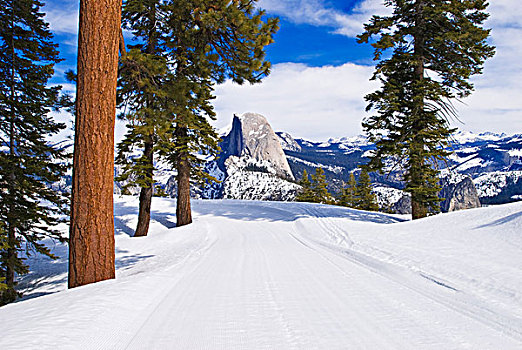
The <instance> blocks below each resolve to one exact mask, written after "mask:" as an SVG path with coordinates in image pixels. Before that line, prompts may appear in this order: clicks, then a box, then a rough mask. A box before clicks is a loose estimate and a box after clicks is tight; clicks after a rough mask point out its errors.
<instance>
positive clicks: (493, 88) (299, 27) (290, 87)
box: [44, 0, 522, 140]
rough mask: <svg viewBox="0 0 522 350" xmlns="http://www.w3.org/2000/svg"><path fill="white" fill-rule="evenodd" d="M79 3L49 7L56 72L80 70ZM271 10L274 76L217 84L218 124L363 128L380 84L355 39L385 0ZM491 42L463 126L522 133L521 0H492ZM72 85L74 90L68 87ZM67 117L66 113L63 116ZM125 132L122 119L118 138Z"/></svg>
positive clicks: (302, 130) (268, 2)
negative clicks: (491, 52)
mask: <svg viewBox="0 0 522 350" xmlns="http://www.w3.org/2000/svg"><path fill="white" fill-rule="evenodd" d="M78 2H79V1H78V0H75V1H73V0H48V1H47V3H46V6H45V7H44V11H45V12H47V20H48V21H49V22H50V24H51V29H52V31H53V32H54V34H55V39H56V42H58V43H59V44H60V51H61V54H62V57H63V58H65V61H64V62H62V63H60V64H59V65H58V66H57V69H56V78H55V79H54V80H53V82H55V83H64V80H63V78H62V77H63V72H64V71H65V70H67V69H75V66H76V62H75V59H76V49H77V43H76V42H77V33H76V32H77V23H78ZM259 6H260V7H262V8H264V9H266V10H267V11H268V13H269V15H272V16H278V17H280V27H281V29H280V30H279V32H278V33H277V34H276V37H275V40H276V42H275V43H274V44H272V45H271V46H269V48H268V50H267V52H268V59H269V60H270V61H271V62H272V64H273V69H272V74H271V75H270V76H269V77H268V78H266V79H265V80H264V81H263V83H261V84H257V85H253V86H250V85H243V86H237V85H235V84H232V82H226V83H224V84H222V85H220V86H217V87H216V95H217V99H216V100H215V102H214V106H215V108H216V111H217V113H218V121H217V122H216V123H215V126H216V127H218V128H225V127H226V126H227V125H228V124H230V122H231V118H232V115H233V114H234V113H237V114H240V113H243V112H258V113H261V114H263V115H265V116H266V117H267V119H268V120H269V122H270V123H271V124H272V126H273V128H274V129H276V130H281V131H287V132H290V133H291V134H292V135H294V136H296V137H304V138H308V139H313V140H324V139H328V138H330V137H333V138H335V137H343V136H354V135H357V134H359V133H361V128H360V123H361V120H362V119H363V118H364V117H365V116H367V115H368V114H367V113H366V112H365V111H364V108H365V103H364V100H363V97H364V95H365V94H367V93H368V92H370V91H372V90H374V89H375V88H377V85H375V83H372V82H369V78H370V76H371V73H372V71H373V62H372V50H371V47H369V45H360V44H357V43H356V40H355V36H356V35H357V34H359V33H360V32H361V31H362V28H363V23H365V22H367V21H368V19H369V18H370V17H371V15H372V14H386V13H389V11H390V10H389V9H387V8H386V7H385V6H384V5H383V0H351V1H350V0H345V1H338V0H331V1H324V0H260V1H259ZM490 13H491V15H492V16H491V19H490V20H489V21H488V23H487V26H488V27H490V28H492V38H491V43H492V44H494V45H495V46H497V55H496V57H495V58H494V59H492V60H490V61H489V62H488V63H487V64H486V67H485V70H484V74H483V75H482V76H479V77H476V78H474V82H475V85H476V90H477V91H476V92H475V94H474V95H473V96H472V97H470V98H468V99H466V100H465V101H464V102H465V104H459V105H458V109H459V113H460V116H461V119H462V120H463V121H464V124H462V123H458V122H455V126H456V127H458V128H459V129H461V130H464V131H473V132H483V131H494V132H506V133H522V97H521V96H522V65H520V63H519V59H520V57H522V20H521V19H519V16H518V15H517V14H520V13H522V2H520V1H516V0H494V1H492V4H491V6H490ZM65 88H66V89H73V87H72V86H70V85H65ZM60 118H62V119H66V118H67V116H64V115H61V116H60ZM122 133H123V126H122V125H121V124H119V125H118V126H117V130H116V136H117V138H118V137H119V136H120V135H121V134H122Z"/></svg>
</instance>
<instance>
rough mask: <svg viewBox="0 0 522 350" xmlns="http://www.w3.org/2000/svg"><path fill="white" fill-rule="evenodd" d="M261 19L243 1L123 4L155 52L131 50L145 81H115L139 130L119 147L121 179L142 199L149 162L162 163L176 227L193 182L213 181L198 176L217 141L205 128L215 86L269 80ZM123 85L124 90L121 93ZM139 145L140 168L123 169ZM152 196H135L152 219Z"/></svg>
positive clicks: (270, 26)
mask: <svg viewBox="0 0 522 350" xmlns="http://www.w3.org/2000/svg"><path fill="white" fill-rule="evenodd" d="M159 13H161V16H159V15H158V14H159ZM263 17H264V12H263V11H257V12H255V1H243V0H240V1H233V2H218V3H216V2H213V1H210V0H182V1H156V0H149V1H145V0H129V1H127V2H126V4H125V6H124V15H123V18H124V25H125V26H126V27H127V28H128V29H130V30H131V31H132V32H133V34H134V35H135V37H136V38H138V39H139V41H141V42H144V43H146V45H147V46H149V44H150V43H151V42H152V41H153V42H154V50H150V51H147V48H146V47H145V46H141V47H140V46H135V47H134V48H135V49H137V51H139V53H138V52H136V54H135V55H136V56H138V54H141V56H142V57H143V55H144V54H147V55H149V56H148V57H147V58H141V61H142V63H141V64H140V65H141V66H142V67H145V68H144V69H140V70H142V71H144V73H145V74H144V76H145V79H143V78H138V79H135V80H134V82H132V81H131V80H129V78H128V76H126V75H124V74H122V75H121V78H120V81H121V84H122V85H121V86H122V90H121V92H122V94H121V96H122V99H121V101H124V103H125V104H126V105H128V106H131V107H135V108H134V110H133V111H131V113H129V114H127V115H126V119H127V120H129V121H130V122H131V123H134V124H135V125H137V127H136V128H134V136H133V137H134V139H132V138H130V137H129V138H127V139H126V140H125V141H124V142H126V143H127V145H128V146H129V147H128V148H125V147H120V149H119V156H118V161H119V162H122V163H127V164H129V165H128V166H127V167H126V168H125V170H126V171H125V173H124V176H125V177H126V178H127V179H129V178H134V179H136V180H137V181H135V182H134V183H135V184H138V185H139V186H140V187H141V188H142V193H143V192H144V189H147V188H150V187H151V186H152V184H153V154H157V155H158V156H161V157H164V159H165V160H167V161H168V162H170V163H171V164H172V165H173V166H174V167H175V168H176V169H177V171H178V178H177V180H178V196H177V199H178V200H177V210H176V216H177V225H178V226H182V225H185V224H188V223H190V222H192V216H191V211H190V180H191V178H194V177H196V178H197V179H198V180H201V181H203V180H205V179H211V177H210V176H209V175H208V174H205V173H204V172H203V169H202V165H203V161H204V158H205V157H209V156H212V155H215V154H216V153H217V152H218V151H219V148H218V141H219V137H218V135H217V133H216V131H215V130H214V128H212V126H211V125H210V124H209V121H208V118H211V119H214V118H215V112H214V110H213V107H212V105H211V104H210V101H211V100H212V99H213V98H214V97H213V84H214V83H221V82H223V81H224V80H225V79H226V78H231V79H232V80H233V81H235V82H236V83H240V84H241V83H243V82H244V81H248V82H250V83H256V82H259V81H260V79H261V78H262V77H263V76H265V75H267V74H268V72H269V68H270V64H269V63H268V62H267V61H265V51H264V46H266V45H267V44H269V43H271V42H272V35H273V34H274V33H275V31H276V30H277V20H275V19H266V22H264V18H263ZM131 52H132V50H131ZM129 56H131V55H129ZM130 58H132V56H131V57H130ZM154 60H155V62H156V63H158V65H157V66H156V67H157V68H158V71H157V74H151V72H152V71H153V70H152V69H149V68H147V67H152V64H151V63H150V62H151V61H154ZM129 64H130V68H129V74H131V75H132V74H134V73H133V72H134V71H135V68H133V67H132V66H133V65H134V62H132V61H127V62H125V61H123V62H122V72H124V71H125V70H126V69H127V68H125V66H129ZM140 65H138V66H140ZM142 80H145V83H144V82H143V81H142ZM147 81H150V84H148V83H146V82H147ZM129 82H131V83H132V84H133V85H132V86H131V85H130V84H129ZM125 84H128V85H127V86H128V87H129V89H127V90H126V91H125V90H124V88H123V86H125ZM149 85H151V86H152V88H151V90H150V91H149V92H148V93H145V91H144V88H143V87H144V86H145V87H148V86H149ZM136 96H141V97H142V98H146V99H148V100H149V102H148V103H149V104H148V106H149V107H147V104H139V103H138V104H136V103H134V102H133V99H135V98H137V97H136ZM145 96H148V97H145ZM129 101H130V103H129ZM131 127H133V126H131ZM147 135H149V136H150V138H151V139H152V140H151V142H149V144H150V146H149V147H148V148H146V147H145V146H146V144H145V143H144V138H145V137H149V136H147ZM136 141H138V142H136ZM145 141H146V140H145ZM140 143H141V144H140ZM140 145H141V146H142V147H143V148H144V150H145V151H146V152H144V156H143V157H142V158H141V159H140V158H139V159H138V160H139V161H140V162H141V163H142V165H140V164H138V162H137V161H136V160H131V162H130V163H128V157H127V155H128V154H129V153H130V150H131V148H133V147H135V146H140ZM147 152H148V153H147ZM150 196H152V191H151V190H150V191H148V194H147V196H141V195H140V214H141V208H142V207H143V203H147V204H148V211H149V212H150ZM149 218H150V215H147V216H144V217H143V220H141V219H140V222H141V221H146V222H147V226H148V220H149ZM139 225H140V223H138V226H139ZM143 231H144V234H146V230H143ZM137 235H138V231H137Z"/></svg>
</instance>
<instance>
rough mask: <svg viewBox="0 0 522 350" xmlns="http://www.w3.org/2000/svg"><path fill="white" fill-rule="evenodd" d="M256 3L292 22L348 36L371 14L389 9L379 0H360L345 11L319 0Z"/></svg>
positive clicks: (361, 29) (355, 32)
mask: <svg viewBox="0 0 522 350" xmlns="http://www.w3.org/2000/svg"><path fill="white" fill-rule="evenodd" d="M259 6H260V7H261V8H264V9H266V10H267V11H269V12H270V13H273V14H277V15H280V16H283V17H285V18H288V19H289V20H290V21H292V22H294V23H298V24H301V23H306V24H311V25H315V26H327V27H331V28H333V32H334V33H336V34H340V35H345V36H348V37H355V36H356V35H358V34H360V33H362V32H363V24H364V23H365V22H367V21H368V20H369V19H370V18H371V17H372V15H385V14H389V13H390V9H389V8H387V7H385V6H384V1H383V0H363V1H361V2H359V3H358V4H356V5H355V6H354V7H353V8H352V9H351V11H350V12H349V13H344V12H341V11H339V10H336V9H334V8H331V7H328V5H327V4H326V2H325V1H323V0H287V1H280V0H261V1H260V2H259Z"/></svg>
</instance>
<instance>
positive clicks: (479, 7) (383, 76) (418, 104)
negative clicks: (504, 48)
mask: <svg viewBox="0 0 522 350" xmlns="http://www.w3.org/2000/svg"><path fill="white" fill-rule="evenodd" d="M385 4H386V6H390V7H392V8H393V14H392V15H391V16H387V17H379V16H374V17H373V18H372V19H371V21H370V23H368V24H366V25H365V32H364V33H363V34H362V35H360V36H359V37H358V41H359V42H360V43H368V42H369V41H370V39H371V38H372V37H374V36H376V37H377V41H376V42H374V43H372V46H373V47H374V49H375V55H374V60H377V61H379V63H378V64H377V66H376V69H375V72H374V75H373V77H372V80H378V81H380V82H381V85H382V86H381V88H380V89H379V90H377V91H375V92H373V93H371V94H369V95H367V96H366V101H367V102H368V106H367V110H368V111H369V110H372V109H374V110H375V111H376V112H377V114H376V115H373V116H370V117H368V118H366V119H365V120H364V122H363V128H364V130H365V132H366V133H367V134H368V137H369V140H370V141H372V142H374V143H375V144H376V146H377V150H376V152H375V155H374V156H373V157H372V158H371V160H370V163H369V166H368V168H369V169H371V170H379V171H384V172H386V171H389V169H391V168H389V167H388V168H385V166H384V159H389V160H390V159H391V160H394V161H396V162H397V163H396V165H402V164H405V176H404V180H405V182H406V188H405V190H406V191H407V192H409V193H410V194H411V196H412V216H413V218H414V219H417V218H421V217H424V216H426V215H427V214H428V213H429V212H436V211H438V206H439V202H440V199H439V198H438V195H437V194H438V192H439V189H440V188H439V186H438V184H437V169H436V164H437V162H438V161H440V160H442V159H444V158H445V157H447V156H448V154H449V152H448V151H447V150H446V149H447V147H448V141H447V139H448V137H449V136H450V134H451V133H452V132H454V129H451V128H450V126H449V121H450V120H451V118H454V117H456V110H455V108H454V106H453V104H452V100H454V99H456V98H458V99H460V98H464V97H466V96H468V95H470V94H471V92H472V91H473V84H471V83H470V82H469V78H470V77H471V76H472V75H474V74H480V73H481V72H482V65H483V63H484V61H485V60H486V59H487V58H489V57H492V56H493V54H494V48H493V47H491V46H489V45H488V44H487V42H486V39H487V38H488V36H489V32H490V31H489V30H486V29H483V28H482V27H481V25H482V24H483V23H484V21H485V20H486V19H487V18H488V14H487V13H486V12H485V11H486V8H487V6H488V3H487V2H486V1H485V0H473V1H471V0H388V1H386V2H385ZM389 49H392V51H393V52H392V54H391V55H390V56H389V57H388V56H383V53H384V52H385V51H387V50H389ZM392 168H393V167H392Z"/></svg>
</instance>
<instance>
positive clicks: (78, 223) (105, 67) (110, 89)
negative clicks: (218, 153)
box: [69, 0, 121, 288]
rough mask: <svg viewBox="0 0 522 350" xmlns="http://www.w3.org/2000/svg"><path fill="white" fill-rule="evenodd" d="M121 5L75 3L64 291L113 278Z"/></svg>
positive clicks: (110, 0)
mask: <svg viewBox="0 0 522 350" xmlns="http://www.w3.org/2000/svg"><path fill="white" fill-rule="evenodd" d="M120 26H121V0H100V1H89V0H81V1H80V23H79V33H78V75H77V99H76V123H75V136H74V157H73V179H72V202H71V224H70V244H69V288H73V287H77V286H81V285H84V284H88V283H93V282H97V281H102V280H106V279H111V278H114V276H115V266H114V259H115V251H114V213H113V184H114V122H115V116H116V83H117V74H118V51H119V42H120Z"/></svg>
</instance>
